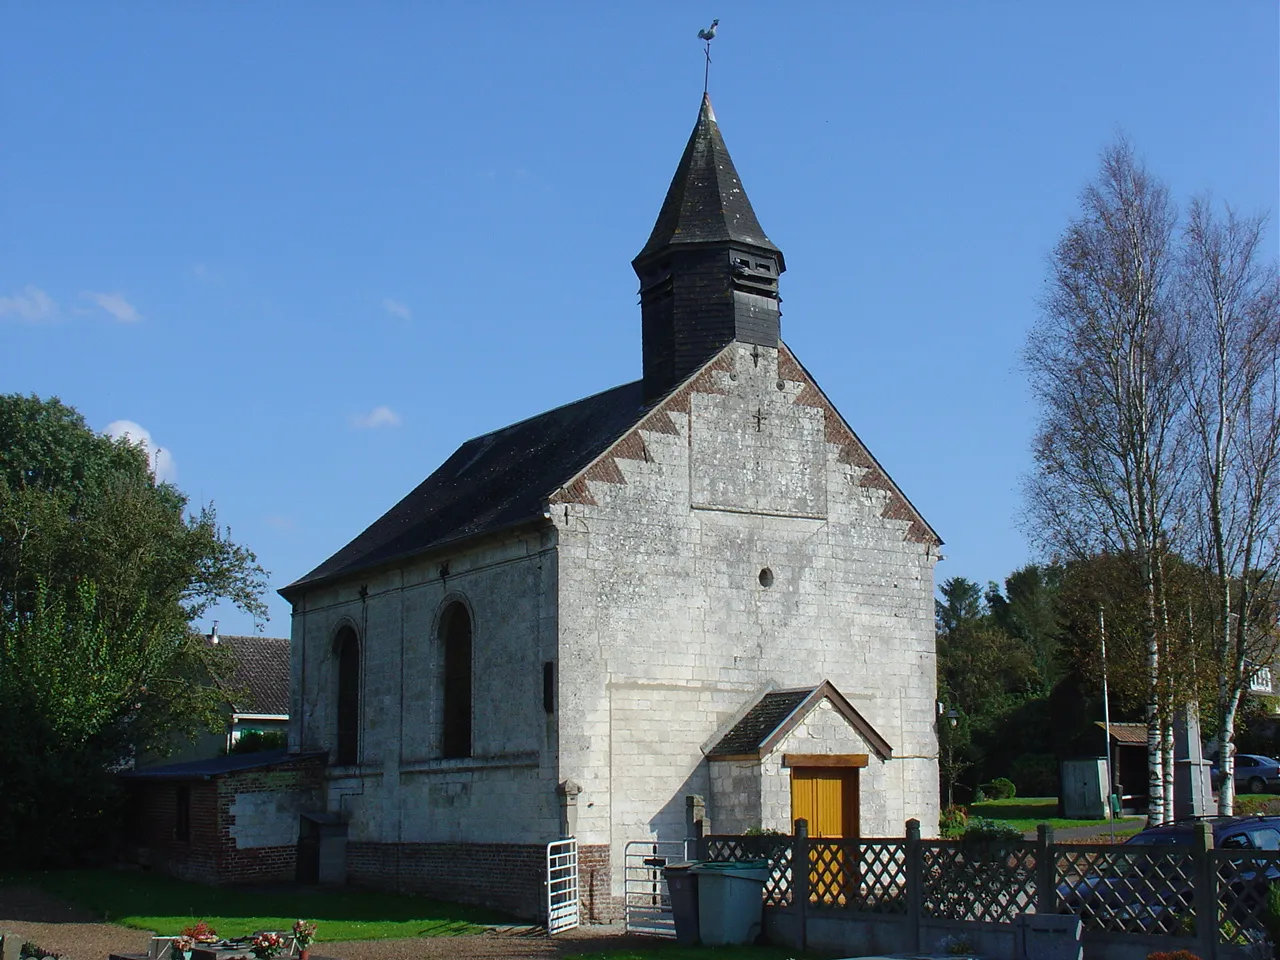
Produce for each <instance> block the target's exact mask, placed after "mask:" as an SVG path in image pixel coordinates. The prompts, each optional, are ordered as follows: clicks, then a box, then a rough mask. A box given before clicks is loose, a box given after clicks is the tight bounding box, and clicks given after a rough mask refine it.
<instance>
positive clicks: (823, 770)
mask: <svg viewBox="0 0 1280 960" xmlns="http://www.w3.org/2000/svg"><path fill="white" fill-rule="evenodd" d="M801 818H803V819H805V820H807V821H809V837H810V838H811V839H814V840H837V839H854V838H856V837H857V836H858V771H857V770H856V769H849V768H840V767H793V768H792V770H791V820H792V823H793V824H794V822H795V821H796V820H799V819H801ZM847 873H848V871H847V869H846V856H845V852H844V850H842V849H841V848H840V847H838V846H836V845H834V844H821V843H819V844H815V845H813V846H811V847H810V849H809V891H810V892H809V899H810V900H813V901H818V902H821V903H830V904H841V903H844V901H845V895H844V894H845V885H846V884H847V883H849V882H850V881H851V880H852V879H853V878H852V877H849V876H848V875H847Z"/></svg>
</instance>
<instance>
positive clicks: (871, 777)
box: [280, 95, 941, 916]
mask: <svg viewBox="0 0 1280 960" xmlns="http://www.w3.org/2000/svg"><path fill="white" fill-rule="evenodd" d="M632 266H633V267H634V269H635V272H636V274H637V276H638V277H639V283H640V326H641V333H642V337H641V340H642V360H643V370H642V375H641V377H640V379H638V380H636V381H634V382H632V383H626V384H623V385H621V386H617V387H614V388H612V389H609V390H605V391H604V392H602V393H598V394H596V395H594V396H590V397H587V398H586V399H583V400H579V401H577V402H575V403H570V404H568V405H566V406H563V407H559V408H557V409H555V410H551V411H548V412H546V413H542V414H539V415H537V416H534V417H531V418H530V419H528V420H524V421H521V422H519V423H516V424H513V425H511V426H508V427H503V428H502V429H500V430H495V431H493V432H492V433H488V434H485V435H484V436H480V437H476V438H475V439H473V440H469V441H467V442H466V443H464V444H462V446H461V447H459V448H458V450H457V451H456V452H455V453H454V454H453V456H451V457H450V458H449V459H448V460H447V461H445V463H444V464H443V465H441V466H440V467H439V468H438V469H437V470H436V471H435V472H434V473H432V474H431V475H430V476H429V477H427V479H426V480H424V481H423V482H422V483H421V484H420V485H419V486H418V487H417V488H416V489H414V490H413V491H411V492H410V493H409V494H408V495H407V496H406V497H405V498H404V499H403V500H401V501H400V502H399V503H397V504H396V505H394V506H393V507H391V509H389V510H388V511H387V512H386V513H385V514H384V515H383V516H382V517H381V518H380V519H378V520H377V521H376V522H375V523H373V524H372V525H371V526H370V527H369V528H368V529H367V530H365V531H364V532H363V533H361V534H360V535H359V536H358V537H356V538H355V539H354V540H352V541H351V542H350V543H349V544H347V545H346V546H345V547H343V548H342V549H340V550H339V551H338V552H337V553H335V554H334V555H333V556H332V557H330V558H329V559H328V560H326V561H324V562H323V563H321V564H320V565H319V566H318V567H316V568H315V569H314V570H312V571H311V572H310V573H308V574H307V575H306V576H304V577H302V578H301V579H299V580H297V581H295V582H294V583H292V584H290V585H289V586H287V587H285V588H284V589H283V590H281V591H280V592H281V594H283V596H284V597H285V598H286V599H288V600H289V601H290V602H291V603H292V605H293V626H292V680H291V688H292V691H293V693H292V696H293V703H292V704H291V710H290V749H291V750H292V751H294V752H295V753H301V754H308V753H312V752H320V753H325V754H327V756H328V762H327V765H326V767H325V771H324V779H323V784H324V785H323V789H322V791H321V795H320V797H319V800H318V802H319V803H320V804H321V805H322V806H323V809H322V810H318V811H316V812H315V813H314V814H311V815H310V816H311V820H312V821H313V822H318V823H323V825H324V826H325V830H326V833H324V834H323V836H324V837H328V838H330V839H329V841H328V842H329V847H328V849H327V850H326V851H325V854H324V857H323V862H324V863H326V864H329V866H328V867H326V868H325V869H327V870H329V871H330V873H329V875H328V877H327V879H335V880H336V879H343V876H342V874H343V873H345V879H346V880H347V881H348V882H352V883H359V884H362V885H366V886H373V887H383V888H388V889H391V888H394V889H402V890H410V891H419V892H423V893H429V894H433V895H437V896H442V897H446V898H449V899H461V900H469V901H472V902H478V903H487V904H489V905H492V906H495V907H499V908H503V909H506V910H509V911H511V912H514V913H517V914H523V915H528V916H536V915H537V914H538V913H539V911H540V905H541V904H542V902H543V901H542V898H543V896H544V894H543V891H542V882H543V880H544V877H545V850H546V844H547V843H548V842H549V841H552V840H557V839H559V838H561V837H562V836H574V837H576V838H577V842H578V849H579V857H580V864H581V875H582V878H583V884H584V887H585V888H586V890H585V892H584V898H589V903H588V908H589V909H591V910H593V911H594V912H595V914H596V915H597V916H601V915H607V914H608V913H609V912H610V909H611V907H616V904H617V903H618V902H619V898H620V897H621V894H622V892H623V849H624V846H625V844H626V843H627V842H629V841H635V840H679V839H683V838H685V837H686V836H687V834H688V830H689V829H690V824H689V822H688V812H689V810H691V809H698V810H704V811H705V821H706V822H705V827H706V828H707V829H709V830H710V831H711V832H714V833H742V832H745V831H747V830H749V829H752V828H763V829H770V828H772V829H776V830H780V831H784V832H791V829H792V823H793V821H794V820H795V819H796V818H798V817H804V818H806V819H807V820H808V821H809V823H810V824H811V832H812V833H813V835H815V836H858V835H862V836H901V835H902V834H903V831H904V822H905V821H906V820H907V819H908V818H911V817H915V818H918V819H919V820H920V822H921V823H922V824H923V826H924V830H925V833H926V834H929V833H931V832H934V831H936V827H937V823H938V766H937V753H938V745H937V732H936V727H935V724H936V720H937V716H936V707H935V665H934V659H935V653H934V617H933V606H934V600H933V568H934V564H935V563H936V562H937V560H938V559H939V554H938V547H939V545H940V544H941V541H940V540H939V539H938V536H937V535H936V534H935V533H934V531H933V530H932V529H931V528H930V526H929V525H928V523H927V522H926V521H925V520H924V518H923V517H921V516H920V514H919V513H918V512H917V511H916V509H915V508H914V507H913V506H912V504H911V502H910V501H909V500H908V499H907V498H906V496H905V495H904V494H903V493H902V491H901V490H900V489H899V488H898V486H897V484H896V483H895V482H894V481H893V480H891V479H890V478H889V475H888V473H887V472H886V471H885V469H884V468H883V467H882V466H881V465H880V464H879V462H877V461H876V459H875V458H874V457H873V456H872V455H871V454H870V452H869V451H868V450H867V449H866V447H865V446H864V445H863V444H862V442H861V441H860V440H859V439H858V437H857V435H856V434H855V433H854V432H853V430H852V429H851V427H850V426H849V424H848V423H846V421H845V420H844V418H843V417H841V415H840V414H839V413H838V412H837V411H836V409H835V407H833V406H832V404H831V402H830V401H829V400H828V399H827V396H826V395H825V394H824V393H823V391H822V389H821V388H820V387H819V386H818V384H817V383H816V382H815V381H814V380H813V378H812V377H811V376H810V375H809V373H808V372H807V371H806V370H805V368H804V366H803V365H802V364H801V362H800V359H799V358H797V357H796V356H795V355H794V354H793V353H792V352H791V350H790V349H789V348H788V347H787V345H786V344H785V343H784V342H783V341H782V339H781V338H780V333H779V318H780V310H779V303H780V300H779V296H778V281H779V277H780V275H781V274H782V273H783V271H784V270H785V269H786V264H785V261H784V258H783V255H782V251H781V250H780V249H779V248H778V247H777V246H776V245H775V244H774V243H773V241H771V240H770V239H769V237H768V236H767V235H766V234H765V232H764V230H763V229H762V227H761V225H760V222H759V221H758V220H757V218H756V214H755V211H754V210H753V209H752V207H751V203H750V202H749V201H748V199H747V195H746V193H745V192H744V190H743V187H742V183H741V181H740V180H739V178H738V174H737V171H736V170H735V169H734V165H733V161H732V160H731V159H730V157H729V153H728V150H727V149H726V147H725V142H724V139H723V137H722V136H721V133H720V128H719V126H718V124H717V122H716V117H715V114H714V113H713V111H712V108H711V102H710V100H709V99H708V98H706V97H705V95H704V98H703V101H702V104H701V108H700V110H699V113H698V119H697V123H696V125H695V127H694V129H693V133H692V135H691V136H690V138H689V142H688V144H687V146H686V147H685V150H684V154H683V156H682V157H681V158H680V162H679V165H678V166H677V168H676V173H675V177H674V178H673V179H672V181H671V187H670V189H669V190H668V192H667V195H666V199H665V200H664V201H663V203H662V207H661V210H660V211H659V213H658V218H657V222H656V224H655V225H654V227H653V231H652V233H651V234H650V236H649V239H648V241H647V242H646V243H645V244H644V246H643V248H642V249H641V251H640V253H639V254H638V255H637V256H636V257H635V259H634V260H633V261H632ZM794 322H796V323H799V324H803V323H804V322H805V318H804V317H797V318H795V320H794ZM853 370H854V364H853V362H852V361H851V362H850V371H851V375H852V372H853ZM922 442H923V438H922ZM695 797H697V798H701V800H702V802H701V803H698V802H697V801H694V800H691V799H690V798H695ZM344 836H345V839H343V837H344ZM325 842H326V841H325V840H324V839H322V840H321V843H325Z"/></svg>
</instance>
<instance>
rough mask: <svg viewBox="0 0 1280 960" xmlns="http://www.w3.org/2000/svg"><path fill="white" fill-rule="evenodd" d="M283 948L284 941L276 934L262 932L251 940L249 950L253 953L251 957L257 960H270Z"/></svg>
mask: <svg viewBox="0 0 1280 960" xmlns="http://www.w3.org/2000/svg"><path fill="white" fill-rule="evenodd" d="M283 946H284V939H283V938H282V937H281V936H280V934H278V933H271V932H270V931H264V932H263V933H260V934H258V935H257V936H256V937H254V938H253V940H252V942H251V943H250V945H249V949H250V950H252V951H253V955H254V956H255V957H257V958H258V960H270V958H271V957H274V956H275V955H276V954H277V953H279V952H280V950H281V948H282V947H283Z"/></svg>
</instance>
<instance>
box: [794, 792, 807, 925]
mask: <svg viewBox="0 0 1280 960" xmlns="http://www.w3.org/2000/svg"><path fill="white" fill-rule="evenodd" d="M791 902H792V903H793V904H795V905H796V908H797V910H798V911H799V915H798V919H799V921H800V942H799V944H798V945H797V946H798V948H799V949H800V950H803V949H805V947H806V946H808V942H809V821H808V820H806V819H805V818H804V817H801V818H800V819H799V820H797V821H796V833H795V838H794V840H793V842H792V844H791Z"/></svg>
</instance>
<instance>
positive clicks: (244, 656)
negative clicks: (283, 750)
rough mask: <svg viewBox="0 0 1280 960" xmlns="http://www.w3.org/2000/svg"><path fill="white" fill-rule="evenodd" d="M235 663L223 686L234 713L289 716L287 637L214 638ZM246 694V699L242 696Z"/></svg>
mask: <svg viewBox="0 0 1280 960" xmlns="http://www.w3.org/2000/svg"><path fill="white" fill-rule="evenodd" d="M218 646H219V647H222V648H224V649H226V650H228V651H230V653H231V656H232V659H233V661H234V663H235V666H234V668H233V669H232V672H231V676H230V678H229V679H228V680H227V681H226V682H225V683H224V684H223V686H224V688H225V689H226V690H227V691H228V692H229V693H231V695H232V697H233V700H232V703H231V706H232V707H233V708H234V709H235V711H236V712H237V713H262V714H270V715H273V716H282V717H287V716H288V715H289V640H288V638H287V637H224V636H219V637H218ZM246 693H247V694H248V697H247V699H246V698H245V694H246Z"/></svg>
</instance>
